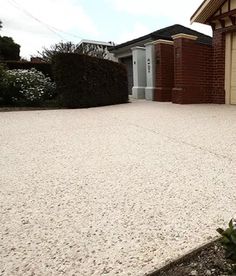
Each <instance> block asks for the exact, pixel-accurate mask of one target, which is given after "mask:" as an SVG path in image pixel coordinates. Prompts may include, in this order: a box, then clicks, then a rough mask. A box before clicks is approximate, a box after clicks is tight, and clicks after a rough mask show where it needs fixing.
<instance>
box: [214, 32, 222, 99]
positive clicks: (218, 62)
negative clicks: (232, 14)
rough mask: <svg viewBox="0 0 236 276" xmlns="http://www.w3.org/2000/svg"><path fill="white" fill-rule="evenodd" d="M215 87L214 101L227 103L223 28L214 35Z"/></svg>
mask: <svg viewBox="0 0 236 276" xmlns="http://www.w3.org/2000/svg"><path fill="white" fill-rule="evenodd" d="M213 47H214V52H213V89H212V102H213V103H219V104H224V103H225V34H224V33H222V32H221V30H216V31H214V35H213Z"/></svg>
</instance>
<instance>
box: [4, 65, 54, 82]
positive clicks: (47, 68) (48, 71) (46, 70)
mask: <svg viewBox="0 0 236 276" xmlns="http://www.w3.org/2000/svg"><path fill="white" fill-rule="evenodd" d="M1 63H2V64H5V65H6V67H7V68H8V69H9V70H12V69H26V70H28V69H31V68H35V69H36V70H38V71H40V72H42V73H43V74H44V75H45V76H47V77H50V78H51V79H52V80H53V73H52V65H51V63H46V62H30V61H1Z"/></svg>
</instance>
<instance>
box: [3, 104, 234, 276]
mask: <svg viewBox="0 0 236 276" xmlns="http://www.w3.org/2000/svg"><path fill="white" fill-rule="evenodd" d="M235 210H236V107H235V106H223V105H222V106H217V105H188V106H181V105H173V104H169V103H154V102H145V101H137V102H133V103H132V104H125V105H118V106H108V107H102V108H93V109H87V110H86V109H84V110H51V111H22V112H2V113H0V225H1V227H0V275H4V276H5V275H7V276H14V275H20V276H21V275H24V276H32V275H37V276H42V275H53V276H54V275H55V276H60V275H66V276H67V275H68V276H72V275H76V276H77V275H78V276H95V275H96V276H101V275H109V276H114V275H122V276H127V275H132V276H133V275H135V276H143V275H144V274H145V273H147V272H151V271H153V270H154V269H155V268H158V267H160V266H161V265H163V264H164V263H165V262H167V261H169V260H170V259H173V258H176V257H177V256H179V255H180V254H184V253H186V252H188V251H189V250H191V249H193V248H195V247H197V246H199V245H201V244H202V243H205V242H207V241H208V240H209V239H210V238H211V237H214V236H215V235H216V231H215V229H216V228H217V227H219V226H225V223H226V222H228V221H229V219H230V218H231V216H233V215H234V211H235Z"/></svg>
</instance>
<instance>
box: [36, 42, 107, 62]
mask: <svg viewBox="0 0 236 276" xmlns="http://www.w3.org/2000/svg"><path fill="white" fill-rule="evenodd" d="M58 53H76V54H85V55H88V56H93V57H98V58H103V59H105V58H106V57H107V53H108V50H107V47H106V46H101V45H95V44H88V43H87V44H85V43H82V44H74V43H72V42H59V43H56V44H54V45H51V46H50V47H49V48H46V47H44V48H43V50H42V52H38V54H39V56H40V58H42V59H43V60H44V61H46V62H51V60H52V57H53V56H55V55H56V54H58Z"/></svg>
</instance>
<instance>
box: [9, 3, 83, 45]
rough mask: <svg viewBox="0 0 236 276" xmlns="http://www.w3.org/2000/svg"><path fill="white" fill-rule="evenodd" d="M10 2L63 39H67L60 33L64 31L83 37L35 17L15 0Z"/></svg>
mask: <svg viewBox="0 0 236 276" xmlns="http://www.w3.org/2000/svg"><path fill="white" fill-rule="evenodd" d="M8 1H9V3H10V4H12V5H13V6H14V7H15V8H17V9H20V10H21V11H22V12H24V13H25V14H26V15H27V16H29V17H31V18H32V19H34V20H35V21H37V22H38V23H40V24H42V25H44V26H45V27H46V28H47V29H48V30H49V31H51V32H52V33H54V34H56V35H57V36H59V37H60V38H61V39H62V40H66V39H65V38H64V37H63V36H62V35H61V34H59V33H58V32H60V33H64V34H66V35H70V36H73V37H76V38H79V39H82V37H79V36H77V35H75V34H71V33H68V32H65V31H62V30H60V29H58V28H55V27H53V26H51V25H49V24H47V23H45V22H43V21H42V20H40V19H38V18H37V17H35V16H34V15H33V14H31V13H30V12H29V11H27V10H26V9H25V8H23V7H21V6H20V5H19V4H18V3H17V2H16V1H15V0H8Z"/></svg>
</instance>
